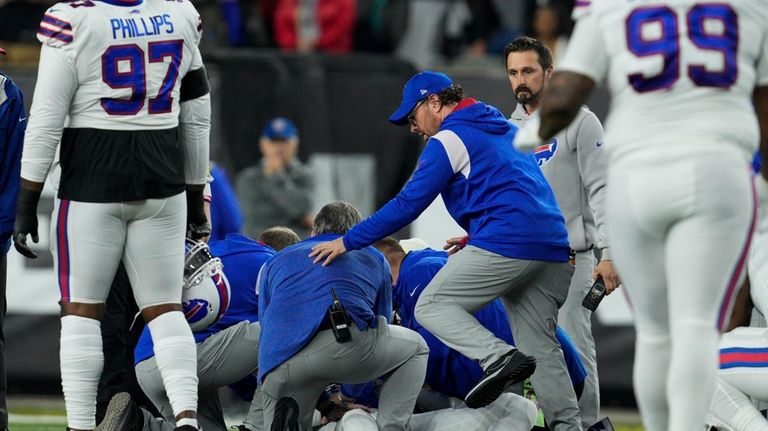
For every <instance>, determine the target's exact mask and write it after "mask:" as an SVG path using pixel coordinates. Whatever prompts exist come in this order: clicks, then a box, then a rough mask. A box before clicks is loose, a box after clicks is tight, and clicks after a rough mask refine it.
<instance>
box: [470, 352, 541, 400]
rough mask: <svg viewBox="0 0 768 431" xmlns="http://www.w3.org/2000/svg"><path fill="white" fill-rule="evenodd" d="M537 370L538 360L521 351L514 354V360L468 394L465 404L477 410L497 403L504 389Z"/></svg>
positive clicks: (482, 381)
mask: <svg viewBox="0 0 768 431" xmlns="http://www.w3.org/2000/svg"><path fill="white" fill-rule="evenodd" d="M535 370H536V358H534V357H532V356H527V355H524V354H523V353H520V352H519V351H517V350H516V351H513V352H512V358H511V359H510V360H509V361H508V362H507V363H506V365H504V367H503V368H501V369H500V370H499V371H497V372H496V373H495V374H493V375H490V376H486V377H484V378H483V379H482V380H480V382H479V383H478V384H477V385H475V387H474V388H472V390H471V391H469V393H468V394H467V397H466V399H465V400H464V403H465V404H466V405H467V407H469V408H472V409H477V408H481V407H485V406H487V405H488V404H490V403H492V402H494V401H496V398H498V397H499V395H501V393H502V392H504V388H506V387H507V385H509V384H512V383H517V382H520V381H522V380H525V379H527V378H528V377H530V376H531V374H533V372H534V371H535Z"/></svg>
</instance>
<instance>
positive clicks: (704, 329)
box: [667, 320, 719, 430]
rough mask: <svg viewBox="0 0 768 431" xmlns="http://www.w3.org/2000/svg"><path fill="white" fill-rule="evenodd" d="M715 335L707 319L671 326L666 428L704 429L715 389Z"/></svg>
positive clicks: (716, 332)
mask: <svg viewBox="0 0 768 431" xmlns="http://www.w3.org/2000/svg"><path fill="white" fill-rule="evenodd" d="M718 338H719V334H718V331H717V328H715V326H714V325H713V324H712V322H710V321H704V320H686V321H680V322H676V323H675V324H674V325H673V326H672V340H673V342H672V360H671V362H670V365H669V380H668V381H667V399H668V400H669V429H670V430H700V429H704V424H705V422H706V417H707V412H709V408H710V406H711V405H712V393H713V392H714V390H715V376H716V373H717V368H718V364H719V359H718V350H717V343H718Z"/></svg>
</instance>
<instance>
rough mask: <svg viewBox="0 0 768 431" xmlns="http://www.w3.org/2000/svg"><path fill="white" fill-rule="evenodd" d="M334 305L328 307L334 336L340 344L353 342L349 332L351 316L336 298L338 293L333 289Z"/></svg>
mask: <svg viewBox="0 0 768 431" xmlns="http://www.w3.org/2000/svg"><path fill="white" fill-rule="evenodd" d="M331 295H332V296H333V304H332V305H331V306H330V307H328V320H329V321H330V322H331V329H332V330H333V336H334V337H336V341H338V342H339V343H346V342H347V341H351V340H352V333H350V332H349V324H350V322H349V314H347V309H346V308H344V305H343V304H342V303H341V302H340V301H339V298H337V297H336V291H335V290H333V288H331Z"/></svg>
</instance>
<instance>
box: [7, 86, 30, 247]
mask: <svg viewBox="0 0 768 431" xmlns="http://www.w3.org/2000/svg"><path fill="white" fill-rule="evenodd" d="M26 128H27V116H26V114H25V112H24V96H23V95H22V94H21V89H20V88H19V87H18V86H17V85H16V84H15V83H14V82H13V81H11V78H9V77H7V76H5V75H3V74H2V73H0V255H3V254H6V253H8V249H9V248H10V246H11V235H12V234H13V222H14V221H15V220H16V199H17V198H18V196H19V178H20V175H21V174H20V172H21V147H22V144H23V143H24V131H25V130H26Z"/></svg>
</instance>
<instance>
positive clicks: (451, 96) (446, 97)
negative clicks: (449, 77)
mask: <svg viewBox="0 0 768 431" xmlns="http://www.w3.org/2000/svg"><path fill="white" fill-rule="evenodd" d="M435 94H436V95H437V97H438V98H440V103H442V104H443V105H448V104H454V103H459V102H461V101H462V100H463V99H464V89H463V88H461V85H459V84H451V86H450V87H448V88H446V89H445V90H443V91H441V92H439V93H435Z"/></svg>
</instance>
